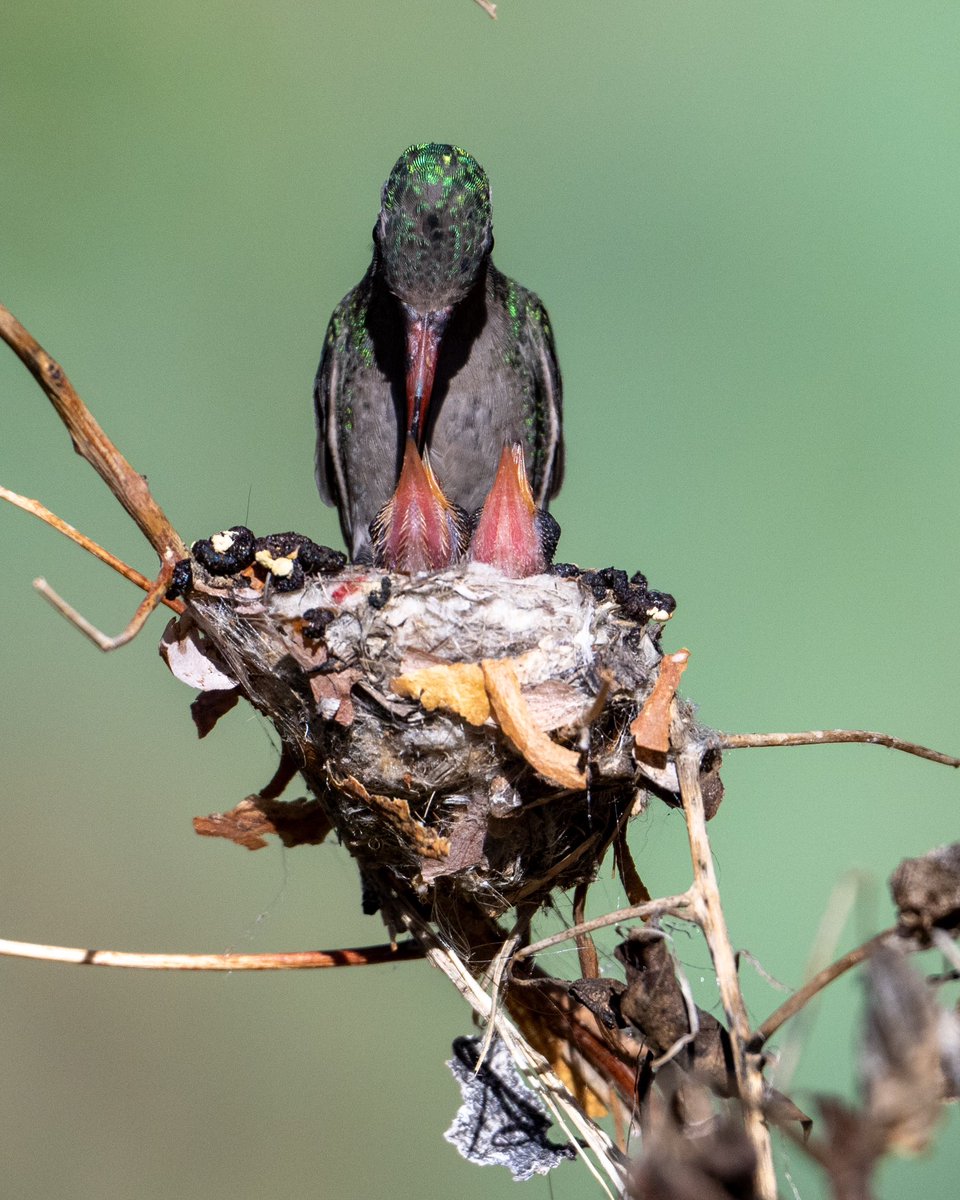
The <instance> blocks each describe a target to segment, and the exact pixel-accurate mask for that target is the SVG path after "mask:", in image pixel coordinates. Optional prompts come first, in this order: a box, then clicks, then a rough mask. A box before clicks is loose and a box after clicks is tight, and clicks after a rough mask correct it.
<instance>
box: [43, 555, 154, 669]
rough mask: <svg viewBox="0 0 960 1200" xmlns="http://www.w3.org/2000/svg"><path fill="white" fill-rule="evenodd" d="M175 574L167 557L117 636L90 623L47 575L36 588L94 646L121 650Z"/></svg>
mask: <svg viewBox="0 0 960 1200" xmlns="http://www.w3.org/2000/svg"><path fill="white" fill-rule="evenodd" d="M172 577H173V563H172V562H171V561H170V559H166V560H165V561H164V563H163V566H162V567H161V568H160V574H159V575H158V576H157V578H156V580H155V581H154V582H153V583H151V584H150V589H149V591H148V592H147V594H146V596H145V597H144V598H143V600H142V601H141V602H140V604H139V606H138V608H137V611H136V612H135V613H134V614H133V617H132V618H131V620H130V622H129V624H128V625H127V627H126V628H125V629H124V630H123V632H122V633H118V634H117V636H116V637H109V636H108V635H107V634H105V633H101V632H100V630H99V629H97V627H96V626H95V625H91V624H90V622H89V621H88V620H87V618H86V617H84V616H82V615H81V614H80V613H78V612H77V610H76V609H75V608H74V607H73V606H72V605H70V604H68V603H67V602H66V600H64V599H63V597H62V596H58V595H57V593H56V592H55V591H54V590H53V588H52V587H51V586H50V585H49V583H47V581H46V580H45V579H35V580H34V581H33V586H34V587H35V588H36V589H37V591H38V592H39V593H40V595H41V596H42V597H43V598H44V600H47V601H49V603H50V604H52V605H53V607H54V608H55V609H56V610H57V612H58V613H60V615H61V616H64V617H66V619H67V620H68V621H69V622H70V624H71V625H73V626H75V627H76V628H77V629H79V630H80V632H81V633H82V634H84V635H85V636H86V637H88V638H89V639H90V641H91V642H93V644H94V645H95V646H98V647H99V648H100V649H101V650H103V651H104V652H105V653H106V652H108V651H110V650H118V649H119V648H120V647H121V646H125V645H126V644H127V642H129V641H132V640H133V638H135V637H136V636H137V634H138V633H139V632H140V630H141V629H142V628H143V626H144V624H145V623H146V620H147V617H149V616H150V614H151V613H152V612H153V610H154V609H155V608H156V607H157V605H158V604H159V603H160V602H161V601H162V600H163V597H164V594H165V593H166V590H167V588H168V587H169V586H170V580H171V578H172Z"/></svg>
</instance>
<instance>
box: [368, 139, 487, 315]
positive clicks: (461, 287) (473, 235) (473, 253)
mask: <svg viewBox="0 0 960 1200" xmlns="http://www.w3.org/2000/svg"><path fill="white" fill-rule="evenodd" d="M374 238H375V239H376V242H377V245H378V246H379V249H380V255H381V262H382V266H383V272H384V276H385V278H386V281H387V286H388V287H389V288H390V290H391V291H392V292H393V294H394V295H395V296H396V297H397V299H398V300H399V301H400V302H401V303H402V304H404V305H406V306H407V307H408V308H411V309H414V310H415V311H416V312H418V313H421V314H426V313H429V312H437V311H440V310H442V309H447V308H451V307H452V306H453V305H454V304H456V303H457V301H459V300H462V299H463V298H464V296H466V294H467V293H468V292H469V291H470V289H471V287H472V286H473V285H474V283H475V282H476V280H477V277H478V276H479V274H480V272H481V270H482V268H483V265H484V263H485V261H486V259H487V256H488V255H489V253H490V250H491V249H492V247H493V220H492V215H491V209H490V183H489V181H488V179H487V174H486V172H485V171H484V169H483V167H481V166H480V164H479V163H478V162H477V160H476V159H475V158H474V157H473V156H472V155H471V154H468V153H467V152H466V150H461V149H460V148H459V147H458V146H447V145H443V144H439V143H436V142H429V143H426V144H423V145H419V146H411V147H410V148H409V149H408V150H405V151H404V152H403V154H401V155H400V157H399V158H398V159H397V161H396V163H395V164H394V167H393V170H392V171H391V172H390V175H389V178H388V179H387V182H386V183H385V184H384V185H383V191H382V193H381V198H380V219H379V221H378V222H377V226H376V228H375V229H374Z"/></svg>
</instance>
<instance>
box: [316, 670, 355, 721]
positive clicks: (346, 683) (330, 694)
mask: <svg viewBox="0 0 960 1200" xmlns="http://www.w3.org/2000/svg"><path fill="white" fill-rule="evenodd" d="M362 675H363V672H362V671H360V670H358V669H357V668H356V667H347V668H346V669H345V670H343V671H332V672H331V673H330V674H329V675H311V676H310V691H311V692H312V693H313V698H314V700H315V701H316V704H317V708H318V709H319V710H320V715H321V716H322V717H324V718H325V719H326V720H327V721H336V723H337V724H338V725H350V724H352V723H353V701H352V700H351V699H350V692H351V690H352V689H353V685H354V684H355V683H356V682H357V681H358V680H359V679H360V678H361V677H362Z"/></svg>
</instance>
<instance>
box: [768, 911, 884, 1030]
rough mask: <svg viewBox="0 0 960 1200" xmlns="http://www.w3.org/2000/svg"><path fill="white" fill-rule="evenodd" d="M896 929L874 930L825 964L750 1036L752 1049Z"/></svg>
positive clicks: (866, 956)
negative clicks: (835, 958)
mask: <svg viewBox="0 0 960 1200" xmlns="http://www.w3.org/2000/svg"><path fill="white" fill-rule="evenodd" d="M896 932H897V931H896V927H894V928H892V929H884V930H883V932H882V933H877V934H874V936H873V937H872V938H869V939H868V940H867V941H865V942H863V943H862V945H860V946H856V947H854V949H853V950H848V951H847V953H846V954H844V955H842V956H841V957H840V958H838V959H837V960H836V962H832V963H831V964H830V965H829V966H828V967H824V968H823V970H822V971H818V972H817V973H816V975H813V976H811V978H810V979H808V980H807V982H806V983H805V984H804V985H803V987H802V988H799V989H798V990H797V991H795V992H794V993H793V995H792V996H791V997H790V998H789V1000H784V1002H783V1004H781V1005H780V1007H779V1008H777V1009H774V1011H773V1012H772V1013H771V1014H770V1016H769V1017H767V1019H766V1020H765V1021H764V1022H763V1024H762V1025H761V1026H760V1027H759V1028H758V1029H757V1031H756V1033H754V1034H753V1036H752V1037H751V1038H750V1040H749V1043H748V1048H749V1049H750V1050H751V1051H753V1052H756V1051H759V1050H760V1049H761V1048H762V1047H763V1046H764V1044H765V1043H766V1042H768V1041H769V1040H770V1038H772V1037H773V1035H774V1034H775V1033H776V1032H777V1030H778V1029H779V1028H780V1026H781V1025H784V1024H785V1023H786V1022H787V1021H789V1020H790V1018H791V1017H795V1016H796V1015H797V1013H798V1012H799V1011H800V1010H801V1009H802V1008H804V1007H805V1006H806V1005H807V1004H809V1002H810V1001H811V1000H812V999H813V997H814V996H815V995H816V994H817V993H818V992H822V991H823V989H824V988H825V987H826V986H827V984H828V983H833V981H834V980H835V979H838V978H839V977H840V976H841V975H843V974H845V973H846V972H847V971H849V970H850V969H851V968H852V967H856V966H859V964H860V963H862V962H863V961H864V960H865V959H867V958H869V957H870V955H871V953H872V952H873V950H874V949H875V948H876V946H878V945H879V944H880V942H882V941H885V940H886V939H887V938H889V937H892V936H893V935H894V934H895V933H896Z"/></svg>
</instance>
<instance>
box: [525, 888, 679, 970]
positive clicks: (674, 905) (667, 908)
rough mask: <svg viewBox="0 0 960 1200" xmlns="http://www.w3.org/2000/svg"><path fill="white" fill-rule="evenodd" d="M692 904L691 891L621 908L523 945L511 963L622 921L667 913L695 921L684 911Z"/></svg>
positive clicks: (642, 919) (643, 918)
mask: <svg viewBox="0 0 960 1200" xmlns="http://www.w3.org/2000/svg"><path fill="white" fill-rule="evenodd" d="M692 903H693V900H692V898H691V894H690V892H683V893H681V894H680V895H679V896H665V897H663V898H662V899H660V900H650V901H648V902H647V903H646V904H635V905H634V906H633V907H632V908H618V909H617V911H616V912H612V913H607V914H606V915H605V916H603V917H594V918H593V919H592V920H590V921H582V922H581V923H580V924H579V925H571V926H570V928H569V929H561V930H560V932H559V933H552V934H551V935H550V936H549V937H545V938H541V939H540V941H539V942H531V943H530V945H529V946H522V947H521V948H520V949H519V950H518V951H517V952H516V953H515V954H514V956H513V958H512V960H511V961H512V962H519V961H520V959H522V958H530V957H531V956H532V955H534V954H539V953H540V951H541V950H549V949H550V947H551V946H559V945H560V943H561V942H569V941H572V940H573V939H574V938H576V937H579V936H580V934H583V933H593V932H594V931H595V930H597V929H604V928H606V927H607V926H608V925H618V924H619V923H620V922H621V921H645V920H647V918H648V917H659V916H663V915H664V914H669V915H670V916H676V917H684V918H685V919H686V920H694V917H693V916H692V914H691V915H688V914H686V913H684V911H683V910H684V909H686V908H689V907H690V906H691V904H692Z"/></svg>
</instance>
